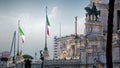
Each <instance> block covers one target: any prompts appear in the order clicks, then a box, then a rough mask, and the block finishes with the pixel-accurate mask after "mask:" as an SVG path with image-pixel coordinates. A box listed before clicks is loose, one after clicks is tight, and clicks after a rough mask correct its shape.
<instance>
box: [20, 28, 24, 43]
mask: <svg viewBox="0 0 120 68" xmlns="http://www.w3.org/2000/svg"><path fill="white" fill-rule="evenodd" d="M19 33H20V36H21V37H22V43H24V41H25V37H24V32H23V31H22V29H21V28H20V27H19Z"/></svg>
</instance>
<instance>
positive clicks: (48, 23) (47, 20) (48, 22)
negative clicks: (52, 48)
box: [46, 15, 50, 36]
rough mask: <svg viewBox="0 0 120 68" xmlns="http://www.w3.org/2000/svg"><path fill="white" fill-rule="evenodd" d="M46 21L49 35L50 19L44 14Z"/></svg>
mask: <svg viewBox="0 0 120 68" xmlns="http://www.w3.org/2000/svg"><path fill="white" fill-rule="evenodd" d="M46 23H47V27H46V28H47V35H48V36H49V35H50V21H49V19H48V16H47V15H46Z"/></svg>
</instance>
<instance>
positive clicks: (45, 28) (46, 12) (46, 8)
mask: <svg viewBox="0 0 120 68" xmlns="http://www.w3.org/2000/svg"><path fill="white" fill-rule="evenodd" d="M46 17H47V7H46ZM44 50H47V20H46V23H45V48H44Z"/></svg>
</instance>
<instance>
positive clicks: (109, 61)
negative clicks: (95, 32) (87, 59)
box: [106, 0, 115, 68]
mask: <svg viewBox="0 0 120 68" xmlns="http://www.w3.org/2000/svg"><path fill="white" fill-rule="evenodd" d="M114 2H115V0H109V10H108V12H109V13H108V28H107V46H106V63H107V68H113V63H112V33H113V18H114Z"/></svg>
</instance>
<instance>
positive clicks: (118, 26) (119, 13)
mask: <svg viewBox="0 0 120 68" xmlns="http://www.w3.org/2000/svg"><path fill="white" fill-rule="evenodd" d="M119 29H120V10H118V11H117V30H119Z"/></svg>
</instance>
